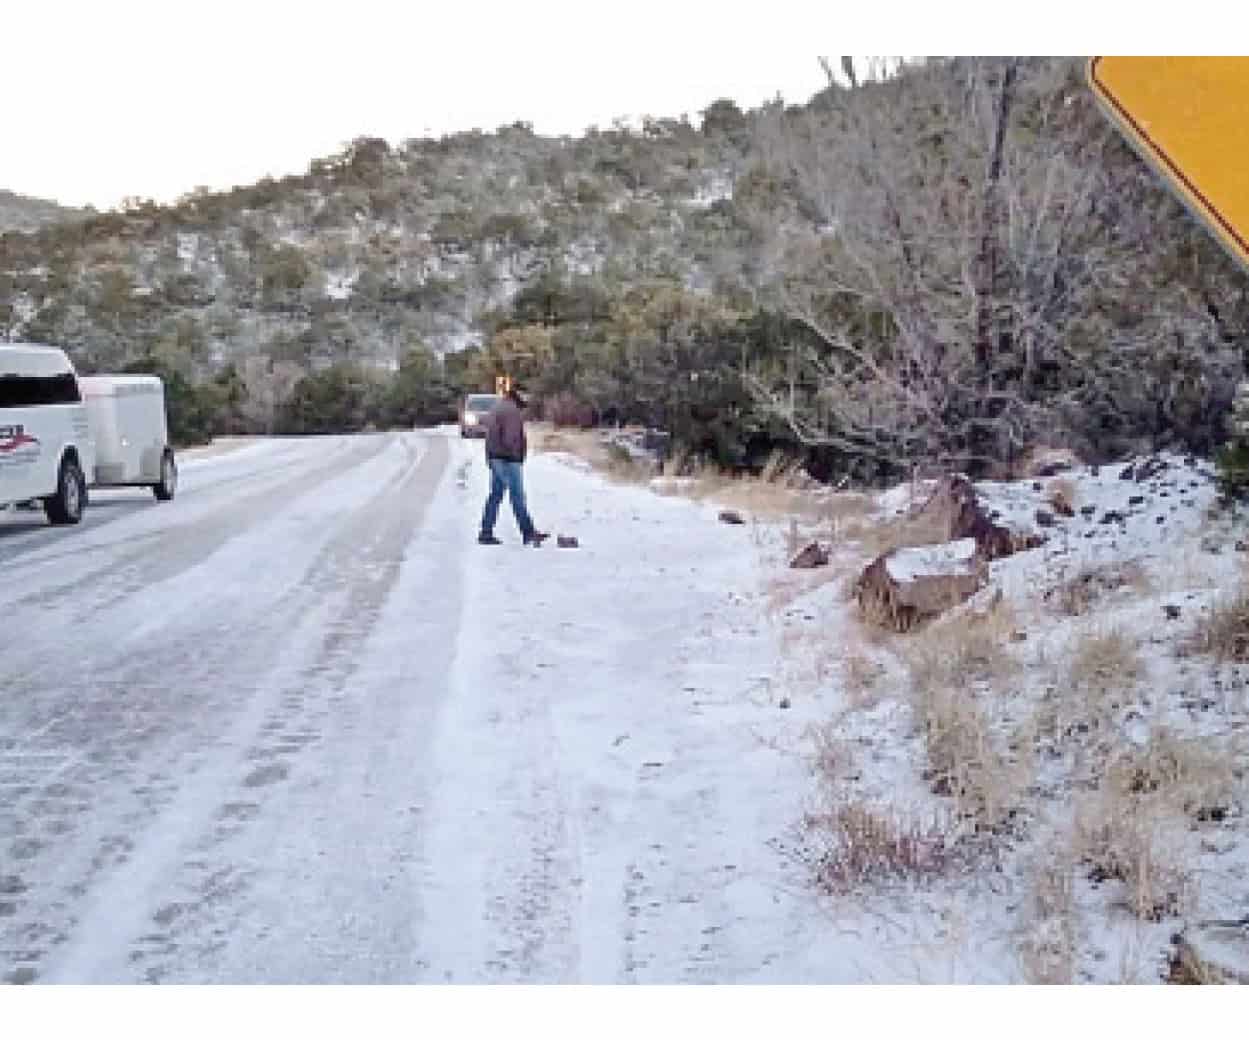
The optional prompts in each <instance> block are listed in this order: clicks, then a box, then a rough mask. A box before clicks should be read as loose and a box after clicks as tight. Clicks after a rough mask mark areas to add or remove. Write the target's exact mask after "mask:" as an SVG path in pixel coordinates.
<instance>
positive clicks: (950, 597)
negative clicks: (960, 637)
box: [854, 537, 988, 632]
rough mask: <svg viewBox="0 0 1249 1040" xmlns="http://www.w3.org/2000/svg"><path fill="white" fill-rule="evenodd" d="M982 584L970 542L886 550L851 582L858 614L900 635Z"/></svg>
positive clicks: (982, 569)
mask: <svg viewBox="0 0 1249 1040" xmlns="http://www.w3.org/2000/svg"><path fill="white" fill-rule="evenodd" d="M987 580H988V564H987V563H986V561H985V558H984V557H983V556H982V555H981V553H980V549H979V546H978V544H977V542H976V539H975V538H973V537H967V538H961V539H959V540H957V541H951V542H943V543H941V544H939V545H924V546H918V547H915V548H899V549H892V550H890V551H889V552H887V553H884V554H883V555H881V556H879V557H877V558H876V559H875V560H874V561H872V563H870V564H869V565H868V566H867V568H866V569H865V570H864V571H863V573H862V574H861V575H860V576H859V579H858V580H857V581H856V582H855V584H854V594H855V598H856V599H857V600H858V604H859V609H860V610H861V611H862V612H863V616H864V617H865V618H867V619H868V620H869V621H872V622H873V623H875V624H878V625H881V626H883V627H885V628H891V629H893V630H895V631H898V632H905V631H907V630H909V629H911V628H913V627H914V626H915V625H917V624H919V623H920V622H921V621H924V620H926V619H928V618H930V617H935V616H936V615H938V614H940V613H942V612H944V611H946V610H949V609H950V608H951V607H953V606H956V605H958V604H959V603H962V602H963V601H965V600H967V599H970V598H971V597H972V596H973V595H975V594H976V593H977V592H978V591H979V590H980V589H981V588H982V587H983V586H984V584H985V582H986V581H987Z"/></svg>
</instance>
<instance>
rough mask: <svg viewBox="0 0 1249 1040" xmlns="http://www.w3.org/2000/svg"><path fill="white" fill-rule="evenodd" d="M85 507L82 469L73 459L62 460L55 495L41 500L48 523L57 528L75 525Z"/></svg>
mask: <svg viewBox="0 0 1249 1040" xmlns="http://www.w3.org/2000/svg"><path fill="white" fill-rule="evenodd" d="M86 505H87V481H86V478H85V477H83V475H82V467H80V466H79V465H78V463H77V462H75V461H74V460H73V459H70V458H66V459H62V460H61V469H60V472H58V473H57V476H56V494H55V495H49V496H48V497H47V498H45V499H44V500H43V511H44V513H46V514H47V517H48V522H49V523H52V524H56V525H57V526H61V525H64V524H76V523H78V521H79V520H81V519H82V511H83V509H85V508H86Z"/></svg>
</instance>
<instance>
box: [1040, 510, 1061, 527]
mask: <svg viewBox="0 0 1249 1040" xmlns="http://www.w3.org/2000/svg"><path fill="white" fill-rule="evenodd" d="M1036 522H1037V525H1038V526H1040V527H1053V526H1054V524H1055V523H1056V522H1057V521H1056V520H1055V519H1054V514H1053V513H1050V512H1047V511H1046V510H1044V509H1038V510H1037V511H1036Z"/></svg>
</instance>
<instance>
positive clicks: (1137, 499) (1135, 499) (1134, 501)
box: [1128, 495, 1145, 506]
mask: <svg viewBox="0 0 1249 1040" xmlns="http://www.w3.org/2000/svg"><path fill="white" fill-rule="evenodd" d="M1144 501H1145V496H1144V495H1133V496H1132V497H1131V498H1129V499H1128V505H1130V506H1139V505H1140V504H1141V503H1142V502H1144Z"/></svg>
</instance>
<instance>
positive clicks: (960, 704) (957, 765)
mask: <svg viewBox="0 0 1249 1040" xmlns="http://www.w3.org/2000/svg"><path fill="white" fill-rule="evenodd" d="M1013 622H1014V616H1013V612H1011V610H1010V609H1009V607H1007V606H1005V605H1003V604H998V605H997V606H995V607H994V608H993V609H991V610H990V611H989V612H987V613H986V614H983V615H970V614H969V615H968V616H965V617H962V618H953V619H948V620H946V621H945V622H943V623H938V624H934V625H930V626H929V627H928V628H926V629H925V630H924V631H923V632H922V633H921V634H920V635H919V636H917V637H916V639H915V640H914V641H913V642H912V643H911V644H910V645H909V646H908V647H907V648H906V651H905V652H904V654H903V662H904V664H905V665H906V668H907V672H908V674H909V678H910V687H909V690H908V693H909V698H910V703H911V711H912V713H913V716H914V718H915V722H916V726H917V727H918V729H919V731H920V732H921V733H922V734H923V737H924V744H925V750H926V755H927V762H928V767H927V770H926V772H925V777H926V779H927V780H928V781H929V783H930V784H931V785H932V789H933V791H935V792H936V793H938V794H942V795H949V796H951V797H952V798H954V800H955V805H956V807H957V813H958V815H959V816H960V817H961V818H970V819H972V820H973V821H974V822H975V824H976V826H977V828H978V829H987V830H995V829H997V828H999V827H1000V826H1002V825H1003V824H1004V823H1006V822H1007V821H1008V820H1009V819H1010V817H1011V815H1012V811H1013V810H1014V808H1015V807H1016V806H1017V805H1018V803H1019V799H1020V797H1021V796H1022V794H1023V791H1024V790H1025V788H1026V787H1027V785H1028V784H1029V783H1030V782H1031V780H1032V775H1033V770H1034V759H1033V749H1032V745H1031V744H1027V745H1024V744H1021V743H1019V742H1018V741H1015V742H1012V746H1010V747H1007V746H1006V741H1005V740H1004V739H1003V737H1002V735H1001V734H1000V733H998V732H997V731H996V729H995V727H994V726H993V724H992V722H991V720H990V717H989V714H988V713H987V712H986V711H985V709H984V707H983V706H982V704H981V703H980V700H979V699H978V698H977V695H976V692H975V690H976V687H977V686H978V685H979V686H983V687H988V688H989V690H995V689H998V688H999V687H1000V684H1001V683H1002V682H1003V681H1004V680H1005V679H1006V678H1007V677H1008V676H1010V675H1012V674H1013V673H1014V672H1015V671H1016V670H1017V669H1018V668H1019V663H1018V661H1016V659H1015V658H1014V657H1013V656H1011V654H1010V653H1009V652H1008V651H1007V649H1006V645H1007V639H1008V635H1007V633H1008V632H1009V630H1011V629H1012V628H1013Z"/></svg>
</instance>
